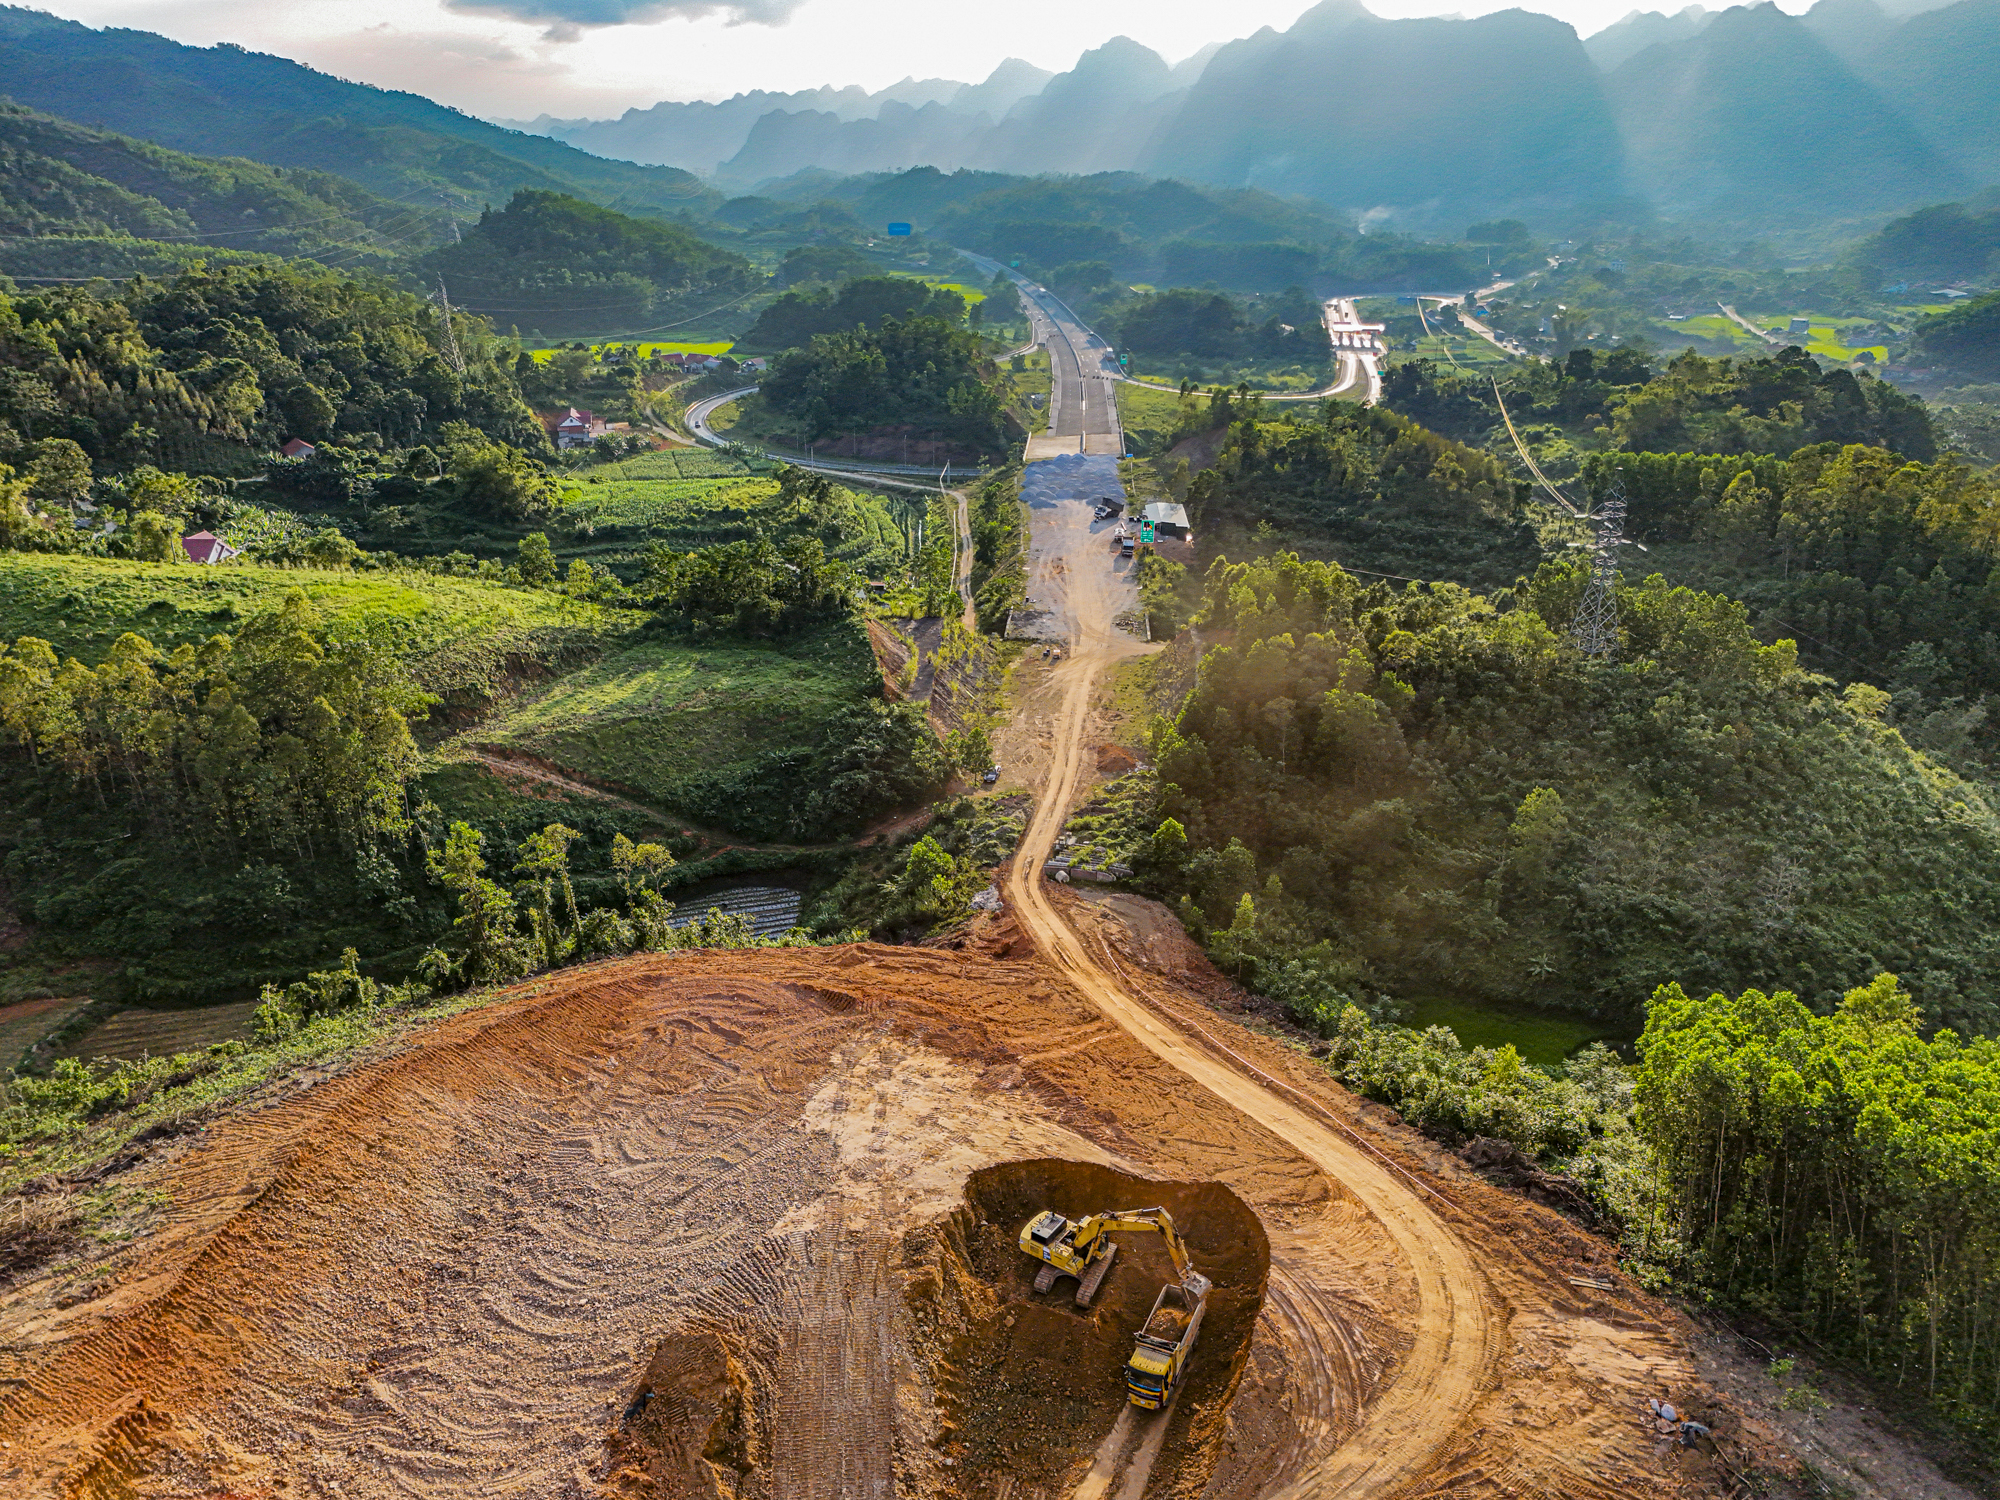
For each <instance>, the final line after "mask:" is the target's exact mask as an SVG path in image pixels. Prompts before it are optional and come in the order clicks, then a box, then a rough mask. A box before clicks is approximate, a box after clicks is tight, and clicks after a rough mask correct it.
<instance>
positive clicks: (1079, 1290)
mask: <svg viewBox="0 0 2000 1500" xmlns="http://www.w3.org/2000/svg"><path fill="white" fill-rule="evenodd" d="M1117 1258H1118V1243H1117V1241H1115V1240H1113V1241H1109V1242H1107V1243H1106V1244H1105V1246H1104V1257H1103V1259H1101V1260H1099V1261H1098V1263H1097V1264H1096V1265H1094V1266H1092V1267H1090V1269H1089V1270H1087V1271H1085V1272H1084V1273H1083V1275H1081V1276H1079V1277H1078V1278H1077V1282H1076V1305H1077V1306H1078V1307H1088V1306H1090V1299H1091V1298H1092V1297H1095V1296H1096V1295H1097V1289H1098V1288H1099V1287H1101V1286H1103V1285H1104V1278H1105V1277H1107V1276H1109V1275H1110V1274H1111V1262H1113V1261H1114V1260H1116V1259H1117ZM1038 1290H1039V1289H1038Z"/></svg>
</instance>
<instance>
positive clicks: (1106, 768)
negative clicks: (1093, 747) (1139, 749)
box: [1097, 745, 1139, 776]
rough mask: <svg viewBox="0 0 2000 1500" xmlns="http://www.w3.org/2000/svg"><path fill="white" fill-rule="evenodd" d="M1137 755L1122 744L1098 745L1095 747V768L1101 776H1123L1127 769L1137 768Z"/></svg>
mask: <svg viewBox="0 0 2000 1500" xmlns="http://www.w3.org/2000/svg"><path fill="white" fill-rule="evenodd" d="M1138 766H1139V757H1138V756H1136V755H1134V754H1133V753H1132V752H1131V751H1130V750H1127V749H1126V748H1125V747H1124V746H1123V745H1099V746H1098V747H1097V770H1098V774H1099V775H1102V776H1123V775H1124V774H1125V773H1126V772H1127V771H1133V770H1137V769H1138Z"/></svg>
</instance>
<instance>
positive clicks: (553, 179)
mask: <svg viewBox="0 0 2000 1500" xmlns="http://www.w3.org/2000/svg"><path fill="white" fill-rule="evenodd" d="M0 91H4V93H5V95H6V97H8V98H10V99H12V100H13V101H14V102H16V103H17V104H24V105H27V106H29V107H30V108H31V109H36V110H42V111H46V112H47V113H49V114H52V115H60V116H62V117H63V118H65V119H67V120H72V121H76V122H78V123H81V124H84V125H89V126H95V127H100V128H103V129H106V130H111V131H115V132H119V133H121V134H123V135H127V136H136V137H138V138H139V139H142V140H147V141H153V142H155V143H157V144H159V145H162V146H167V147H170V148H172V149H174V150H176V151H185V152H195V153H199V154H201V155H205V156H220V157H243V158H248V159H250V160H252V161H259V162H264V163H266V164H268V165H271V166H278V167H300V168H308V169H312V170H317V171H322V172H334V173H338V174H339V175H340V176H342V177H345V178H347V179H348V180H349V181H351V182H355V183H358V184H360V185H361V186H362V187H363V188H366V189H368V190H369V192H371V193H374V194H379V195H381V196H383V197H386V198H390V199H392V200H395V201H397V202H399V203H401V204H403V205H405V206H406V208H407V210H408V211H409V212H410V213H411V214H412V215H416V214H418V213H423V214H428V215H430V216H431V217H432V218H433V219H434V220H436V221H438V222H442V217H441V216H442V215H443V214H445V213H450V214H452V215H453V216H454V217H457V218H460V219H476V218H478V216H479V214H480V211H481V210H482V209H483V208H485V207H486V206H487V205H488V204H495V205H498V204H501V203H504V202H506V201H507V199H508V198H509V197H511V196H512V194H513V193H514V192H515V191H517V190H518V189H521V188H531V189H539V190H542V191H545V192H558V193H568V194H575V195H578V196H580V197H585V198H599V199H605V200H611V199H616V200H618V201H620V202H622V203H623V204H624V205H625V206H627V207H628V208H639V209H651V210H654V211H656V212H669V213H671V212H675V211H681V210H687V209H689V208H696V209H699V208H703V207H706V206H710V205H712V204H714V203H716V202H719V201H720V198H719V196H718V195H717V194H715V193H714V192H713V191H711V190H710V189H708V188H706V187H704V186H703V184H702V183H701V182H700V180H699V179H697V178H696V177H694V176H692V175H690V174H689V173H687V172H684V171H681V170H679V169H677V168H673V167H666V166H659V165H654V164H640V163H634V162H631V161H625V160H618V159H616V158H613V157H609V156H603V155H596V154H593V153H591V152H588V151H583V150H579V149H578V148H576V147H575V146H571V145H568V144H566V143H564V142H562V141H559V140H554V139H552V138H550V137H549V136H546V135H538V134H529V133H527V132H525V131H519V130H509V129H506V128H504V127H502V126H498V125H494V124H491V123H489V122H487V121H485V120H479V119H475V118H473V117H472V116H471V115H468V114H464V113H462V112H461V111H459V110H455V109H449V108H447V107H446V106H444V105H442V104H437V103H435V102H433V101H432V100H429V99H426V98H423V97H422V96H420V95H417V94H406V93H398V92H395V91H393V90H389V89H378V88H373V87H370V86H368V85H366V84H357V83H350V82H348V81H347V80H345V79H341V78H334V77H331V76H329V75H327V74H325V73H320V72H317V71H315V70H314V69H312V68H308V67H306V66H304V65H303V64H300V63H295V62H292V61H290V60H288V59H286V58H282V57H272V56H269V55H268V54H265V53H258V52H249V51H245V50H244V49H243V48H241V47H236V46H232V45H229V44H228V43H223V44H220V45H217V46H214V47H189V46H185V45H183V44H182V43H179V42H175V41H170V40H169V39H168V38H166V37H163V36H156V35H154V34H153V33H151V32H146V31H127V30H120V29H116V28H108V29H105V30H102V31H98V30H93V29H92V28H90V27H88V26H83V25H79V24H78V23H77V22H75V21H65V20H62V19H60V18H58V17H56V16H51V15H48V14H46V13H44V12H42V11H34V10H26V9H22V8H20V7H16V6H0Z"/></svg>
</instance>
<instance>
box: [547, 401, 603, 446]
mask: <svg viewBox="0 0 2000 1500" xmlns="http://www.w3.org/2000/svg"><path fill="white" fill-rule="evenodd" d="M608 430H609V429H608V428H606V426H605V425H604V421H603V419H602V418H601V417H599V416H598V415H597V414H596V413H595V412H592V411H589V410H587V409H585V408H583V407H578V406H572V407H571V408H570V409H569V411H568V412H567V413H566V414H565V415H564V416H563V418H562V420H561V421H559V422H557V423H556V446H557V447H558V448H587V447H589V446H590V444H592V443H594V442H596V441H597V440H598V439H599V438H601V437H603V436H604V434H605V433H606V432H607V431H608Z"/></svg>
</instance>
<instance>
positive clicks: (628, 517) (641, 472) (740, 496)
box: [579, 450, 904, 576]
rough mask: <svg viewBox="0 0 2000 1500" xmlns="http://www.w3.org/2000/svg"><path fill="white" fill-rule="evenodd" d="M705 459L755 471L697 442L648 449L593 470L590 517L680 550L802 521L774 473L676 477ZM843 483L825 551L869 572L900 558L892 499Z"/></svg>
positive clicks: (776, 531)
mask: <svg viewBox="0 0 2000 1500" xmlns="http://www.w3.org/2000/svg"><path fill="white" fill-rule="evenodd" d="M703 460H706V461H708V463H710V464H712V465H713V466H714V467H715V468H716V469H717V470H718V471H721V472H723V473H727V472H728V471H729V470H730V469H733V470H734V471H735V472H736V473H737V474H738V475H748V474H749V473H750V470H749V469H748V468H746V467H745V466H744V465H743V464H742V463H741V462H740V461H738V460H736V459H733V458H730V457H728V456H727V455H725V454H719V453H707V452H696V451H693V450H681V451H678V452H673V453H647V454H642V455H640V456H639V457H637V458H629V459H624V460H621V461H619V462H617V463H612V464H604V465H602V466H600V467H598V468H594V469H590V470H587V471H586V472H585V473H584V474H583V475H582V476H581V478H582V483H581V485H580V486H579V487H580V488H581V490H582V492H583V501H582V504H583V505H584V507H585V508H586V509H588V510H590V511H591V513H592V514H591V524H592V525H593V526H595V527H599V528H603V527H616V528H618V529H619V530H620V531H621V532H624V531H638V532H642V533H644V535H645V536H646V537H647V538H649V539H652V540H657V541H662V542H665V543H666V544H667V545H668V546H670V547H674V548H677V549H679V550H682V551H686V550H688V549H690V548H694V547H708V546H713V545H715V544H717V543H719V542H740V541H745V540H748V539H749V538H751V537H755V536H771V537H773V538H782V537H784V536H786V535H788V534H790V533H791V532H792V531H793V530H794V529H796V527H797V526H798V525H799V518H798V517H797V516H796V515H794V514H793V513H792V512H791V511H790V510H788V509H787V508H786V507H785V506H784V505H783V504H782V502H781V501H780V500H779V498H778V482H777V481H776V480H775V479H768V478H747V477H740V478H726V477H725V478H680V477H678V475H680V474H682V473H684V472H686V470H687V469H689V468H699V467H700V465H701V463H702V461H703ZM765 467H769V466H765ZM841 489H842V491H843V493H844V494H845V495H846V497H847V505H846V508H845V510H844V512H843V513H842V517H841V519H840V521H839V523H838V532H837V534H834V533H832V532H817V533H815V534H816V535H818V536H819V539H820V542H821V544H822V545H823V546H824V547H825V548H826V551H827V554H828V555H829V556H832V557H838V558H840V559H841V560H842V561H843V562H846V563H848V564H850V565H852V566H853V567H855V568H857V569H859V570H860V571H862V572H863V573H867V574H869V575H870V576H874V575H875V574H878V573H880V572H881V571H882V570H883V569H885V568H888V567H893V566H894V565H895V564H897V563H898V562H900V561H901V560H902V558H903V552H904V542H903V535H902V532H901V531H899V530H898V529H897V526H896V523H895V521H894V519H893V518H892V516H891V511H890V507H891V502H890V501H888V500H885V499H884V498H883V496H882V495H881V494H880V493H879V492H877V491H872V490H865V489H855V488H850V487H847V486H841Z"/></svg>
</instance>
